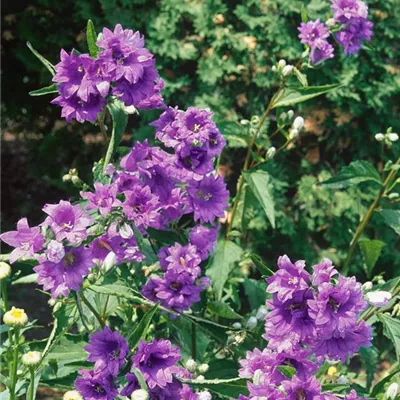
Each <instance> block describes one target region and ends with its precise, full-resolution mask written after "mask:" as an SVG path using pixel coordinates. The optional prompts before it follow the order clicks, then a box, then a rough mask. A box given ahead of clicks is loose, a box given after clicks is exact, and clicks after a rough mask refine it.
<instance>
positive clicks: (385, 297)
mask: <svg viewBox="0 0 400 400" xmlns="http://www.w3.org/2000/svg"><path fill="white" fill-rule="evenodd" d="M365 298H366V299H367V301H368V302H369V303H370V304H371V305H373V306H374V307H382V306H385V305H386V304H387V303H389V300H390V299H391V298H392V294H391V293H390V292H385V291H383V290H377V291H376V292H368V293H366V294H365Z"/></svg>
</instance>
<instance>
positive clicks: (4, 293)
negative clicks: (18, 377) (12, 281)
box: [1, 279, 13, 358]
mask: <svg viewBox="0 0 400 400" xmlns="http://www.w3.org/2000/svg"><path fill="white" fill-rule="evenodd" d="M1 297H2V299H3V304H4V312H7V311H8V310H9V304H8V293H7V279H2V281H1ZM7 335H8V348H7V357H8V358H9V357H10V349H11V346H12V342H13V340H12V335H11V331H10V330H8V331H7Z"/></svg>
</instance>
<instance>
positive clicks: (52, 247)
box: [45, 240, 65, 263]
mask: <svg viewBox="0 0 400 400" xmlns="http://www.w3.org/2000/svg"><path fill="white" fill-rule="evenodd" d="M45 253H46V256H47V259H48V260H49V261H51V262H53V263H58V262H60V261H61V260H62V258H63V257H64V256H65V250H64V246H63V245H62V243H60V242H57V241H56V240H51V241H50V243H49V244H48V245H47V249H46V251H45Z"/></svg>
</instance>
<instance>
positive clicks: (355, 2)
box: [331, 0, 368, 23]
mask: <svg viewBox="0 0 400 400" xmlns="http://www.w3.org/2000/svg"><path fill="white" fill-rule="evenodd" d="M331 3H332V4H331V8H332V10H333V12H334V18H335V20H336V21H337V22H340V23H346V22H349V21H350V20H352V19H353V18H356V19H360V18H361V19H366V18H367V16H368V7H367V5H366V4H365V3H364V2H363V1H361V0H331Z"/></svg>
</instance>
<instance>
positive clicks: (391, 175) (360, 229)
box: [342, 157, 400, 274]
mask: <svg viewBox="0 0 400 400" xmlns="http://www.w3.org/2000/svg"><path fill="white" fill-rule="evenodd" d="M396 165H400V157H399V158H398V160H397V162H396ZM396 173H397V169H396V168H395V167H394V168H392V170H391V171H390V173H389V174H388V176H387V177H386V179H385V181H384V182H383V184H382V187H381V189H380V190H379V193H378V195H377V196H376V198H375V200H374V201H373V203H372V204H371V205H370V207H369V208H368V210H367V212H366V213H365V215H364V216H363V217H362V219H361V221H360V223H359V225H358V227H357V229H356V232H355V234H354V236H353V239H352V240H351V242H350V248H349V251H348V253H347V257H346V260H345V262H344V264H343V269H342V274H346V273H347V272H348V271H349V266H350V261H351V259H352V258H353V255H354V252H355V250H356V247H357V243H358V240H359V239H360V236H361V234H362V233H363V232H364V229H365V228H366V227H367V225H368V223H369V221H370V220H371V218H372V215H373V213H374V211H375V209H376V208H377V207H378V205H379V202H380V201H381V199H382V197H383V195H384V194H385V193H386V190H387V188H388V186H389V184H390V183H391V181H392V179H393V178H394V177H395V176H396Z"/></svg>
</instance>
